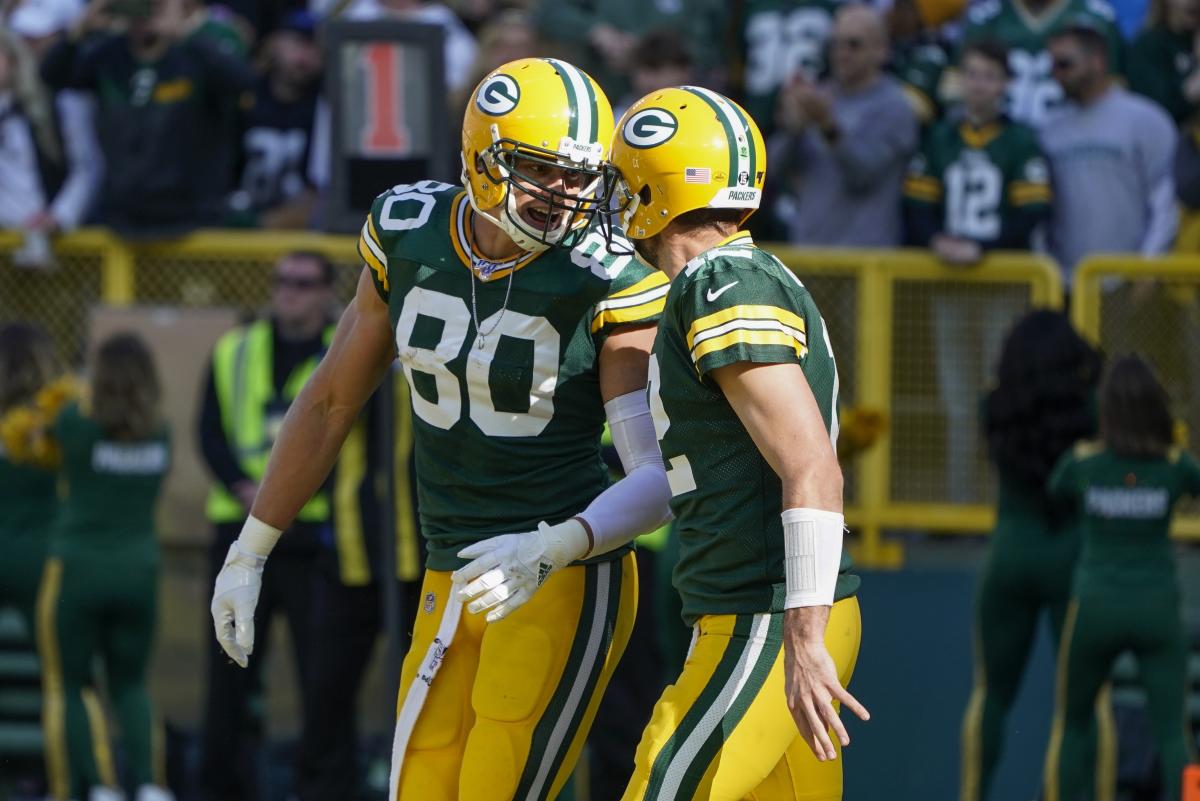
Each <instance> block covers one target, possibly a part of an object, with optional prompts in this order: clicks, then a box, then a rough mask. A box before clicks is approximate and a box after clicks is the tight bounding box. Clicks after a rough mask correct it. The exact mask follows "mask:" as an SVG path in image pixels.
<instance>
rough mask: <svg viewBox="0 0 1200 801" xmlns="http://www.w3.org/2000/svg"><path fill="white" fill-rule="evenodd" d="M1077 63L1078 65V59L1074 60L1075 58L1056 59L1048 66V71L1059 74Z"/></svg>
mask: <svg viewBox="0 0 1200 801" xmlns="http://www.w3.org/2000/svg"><path fill="white" fill-rule="evenodd" d="M1078 63H1079V59H1075V58H1056V59H1054V61H1053V62H1052V63H1051V64H1050V69H1051V70H1056V71H1059V72H1061V71H1063V70H1069V69H1071V68H1072V67H1074V66H1075V65H1076V64H1078Z"/></svg>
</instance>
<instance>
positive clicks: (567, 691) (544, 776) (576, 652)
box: [513, 560, 622, 801]
mask: <svg viewBox="0 0 1200 801" xmlns="http://www.w3.org/2000/svg"><path fill="white" fill-rule="evenodd" d="M583 569H584V571H585V573H584V592H583V603H582V605H581V607H580V611H579V624H578V626H577V627H576V636H575V642H574V644H573V645H572V646H571V653H570V654H569V655H568V657H567V664H566V666H565V667H564V669H563V673H562V677H561V678H560V679H559V682H558V688H557V689H556V690H555V692H554V697H553V698H551V699H550V703H549V705H548V706H547V707H546V711H545V712H544V713H543V714H542V718H541V720H540V721H538V724H537V727H536V728H535V729H534V732H533V739H532V742H531V743H530V749H529V757H530V758H529V759H528V760H527V761H526V763H525V769H524V771H523V772H522V774H521V781H520V782H519V783H518V784H517V791H516V792H515V793H514V794H513V798H514V799H522V801H544V800H545V799H546V798H548V797H549V794H550V789H551V786H552V785H553V783H554V776H555V774H557V772H558V770H559V768H560V767H561V766H562V762H563V760H564V759H565V758H566V753H567V751H568V750H569V749H570V746H571V739H572V734H573V732H574V731H575V729H576V727H577V726H578V724H579V721H580V720H581V719H582V717H583V715H584V713H585V711H586V709H587V707H588V702H589V701H590V699H591V694H592V692H593V690H594V689H595V687H596V683H597V682H598V681H599V678H600V673H601V671H602V669H603V667H604V662H605V660H606V658H607V656H608V648H609V645H610V643H611V642H612V632H613V621H614V620H615V619H616V616H617V611H618V609H619V608H620V600H621V569H622V563H621V561H619V560H614V561H609V562H600V563H596V564H590V565H584V566H583Z"/></svg>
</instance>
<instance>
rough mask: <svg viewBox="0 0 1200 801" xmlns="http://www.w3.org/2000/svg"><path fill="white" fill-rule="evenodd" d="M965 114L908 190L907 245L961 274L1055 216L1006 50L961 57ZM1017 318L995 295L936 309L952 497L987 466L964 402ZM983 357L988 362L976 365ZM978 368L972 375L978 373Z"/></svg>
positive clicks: (927, 153) (1022, 244) (974, 49)
mask: <svg viewBox="0 0 1200 801" xmlns="http://www.w3.org/2000/svg"><path fill="white" fill-rule="evenodd" d="M960 71H961V76H962V94H963V107H962V114H961V115H958V114H956V115H954V116H953V118H951V119H947V120H945V121H943V122H941V123H939V124H938V125H937V126H936V127H934V129H933V130H932V131H930V133H929V136H928V137H926V140H925V144H924V147H923V148H922V152H921V153H920V154H918V155H917V156H916V157H915V158H914V159H913V163H912V165H911V166H910V168H909V175H908V178H907V180H906V181H905V183H904V196H905V198H904V199H905V206H906V211H907V228H908V235H909V240H910V241H911V242H912V243H913V244H915V245H918V246H920V247H928V248H930V249H931V250H933V252H934V253H935V254H936V255H937V257H938V258H939V259H941V260H942V261H944V262H946V263H947V264H950V265H953V266H956V267H969V266H972V265H975V264H978V263H979V261H980V259H982V258H983V255H984V253H985V252H986V251H987V250H989V249H991V248H1006V249H1013V250H1028V249H1029V248H1030V238H1031V236H1032V234H1033V229H1034V227H1035V226H1036V225H1038V224H1039V223H1040V222H1041V221H1043V220H1044V219H1045V218H1046V217H1047V215H1048V214H1049V211H1050V183H1049V181H1050V176H1049V171H1048V168H1047V166H1046V160H1045V158H1044V157H1043V156H1042V152H1041V149H1040V148H1039V147H1038V143H1037V134H1035V133H1034V131H1033V130H1032V129H1030V128H1027V127H1025V126H1024V125H1021V124H1020V123H1017V122H1012V121H1011V120H1009V119H1008V118H1007V117H1004V116H1003V115H1002V114H1001V112H1000V107H1001V102H1002V100H1003V98H1004V87H1005V84H1006V83H1007V81H1008V59H1007V53H1006V51H1005V49H1004V46H1003V45H1001V44H1000V43H999V42H995V41H989V40H976V41H974V42H971V43H970V44H968V45H967V46H966V47H965V48H964V49H963V53H962V59H961V64H960ZM1015 312H1016V310H1014V309H1013V308H1012V306H1011V304H1007V303H1004V302H1003V299H1002V298H1000V297H997V296H995V295H994V294H992V293H988V294H973V295H966V294H965V293H962V292H957V293H955V294H953V295H947V294H943V295H941V296H939V297H937V298H935V300H934V302H933V323H934V331H935V332H936V336H935V338H934V345H935V349H936V354H937V374H938V388H939V394H940V396H941V400H942V408H943V410H944V412H945V414H946V423H947V425H946V456H947V459H946V476H947V481H948V496H949V498H950V500H951V501H953V502H955V503H966V502H968V501H970V500H982V499H979V498H973V497H972V496H971V488H972V485H973V478H974V473H975V470H976V467H977V464H978V462H979V457H978V447H977V438H976V437H975V419H976V417H975V410H974V407H973V405H972V404H971V403H964V402H963V399H964V398H970V397H972V396H973V395H974V394H975V392H976V391H977V389H978V387H981V386H983V385H984V383H985V380H986V378H985V376H984V375H982V374H981V373H982V372H983V371H984V370H988V369H989V368H990V363H991V360H992V359H993V358H994V357H995V355H996V353H997V351H998V350H999V345H1000V340H1001V339H1002V338H1003V336H1004V332H1005V330H1006V329H1007V328H1008V325H1009V322H1010V321H1011V320H1012V317H1013V316H1014V314H1015ZM978 352H982V353H983V355H984V358H983V359H982V360H980V359H973V358H971V354H972V353H978ZM972 368H974V369H972Z"/></svg>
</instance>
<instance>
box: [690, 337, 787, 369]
mask: <svg viewBox="0 0 1200 801" xmlns="http://www.w3.org/2000/svg"><path fill="white" fill-rule="evenodd" d="M735 345H780V346H782V347H785V348H791V349H792V350H793V351H795V353H796V358H799V359H803V358H804V357H805V355H806V354H807V353H808V348H807V347H806V346H805V345H803V344H802V343H801V342H800V341H799V340H797V339H796V338H795V337H794V336H792V335H791V334H789V333H787V332H785V331H771V330H763V329H747V328H737V329H735V330H733V331H730V332H729V333H727V334H722V335H721V336H719V337H713V338H711V339H708V340H705V341H704V342H701V343H699V344H698V345H696V347H695V348H693V349H692V361H693V362H695V363H696V365H697V367H698V366H699V365H700V360H701V359H703V358H704V357H705V356H708V355H709V354H711V353H716V352H718V351H722V350H725V349H726V348H731V347H733V346H735Z"/></svg>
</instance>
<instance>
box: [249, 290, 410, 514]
mask: <svg viewBox="0 0 1200 801" xmlns="http://www.w3.org/2000/svg"><path fill="white" fill-rule="evenodd" d="M394 357H395V345H394V344H393V341H392V336H391V323H390V320H389V317H388V310H387V306H386V305H385V304H384V303H383V301H382V300H381V299H380V298H379V296H378V294H377V293H376V291H375V287H374V285H373V284H372V282H371V277H370V275H369V274H367V272H366V271H365V270H364V271H363V275H362V277H361V278H360V279H359V282H358V290H357V293H356V294H355V297H354V300H353V301H351V303H350V305H349V306H347V307H346V311H345V313H344V314H343V315H342V319H341V321H340V322H339V323H338V327H337V332H336V333H335V334H334V337H333V342H332V343H330V346H329V350H328V352H327V353H326V354H325V357H324V358H323V359H321V363H320V365H318V367H317V369H316V370H315V371H314V372H313V375H312V377H311V378H310V379H309V381H308V383H307V384H305V386H304V389H302V390H301V391H300V394H299V395H298V396H297V397H296V399H295V400H294V401H293V402H292V405H291V407H290V408H289V409H288V413H287V416H286V417H285V418H284V421H283V427H282V428H281V430H280V432H279V437H278V439H277V440H276V441H275V446H274V447H273V448H272V449H271V458H270V461H269V462H268V464H267V471H266V474H265V475H264V476H263V480H262V484H261V486H260V487H259V490H258V495H257V496H256V497H255V499H254V508H253V509H252V514H253V515H254V516H255V517H256V518H258V519H259V520H261V521H263V522H264V523H266V524H268V525H270V526H274V527H275V528H279V529H286V528H287V527H288V526H289V525H290V524H291V522H292V520H293V519H295V517H296V515H297V514H298V513H299V511H300V509H301V507H303V506H304V504H305V503H307V502H308V500H309V499H310V498H311V497H312V496H313V495H314V494H315V493H316V492H317V490H318V489H320V487H321V484H322V483H323V482H324V481H325V478H326V477H327V476H328V475H329V471H330V470H332V469H333V465H334V463H335V462H336V461H337V457H338V454H339V453H340V451H341V448H342V443H344V442H345V440H346V436H347V435H348V434H349V432H350V428H351V426H353V425H354V420H355V419H356V418H357V417H358V413H359V412H360V411H361V410H362V407H363V404H365V403H366V402H367V399H368V398H370V397H371V393H372V392H374V391H375V388H376V387H377V386H379V382H380V381H382V380H383V376H384V375H385V374H386V372H387V369H388V366H389V365H390V364H391V362H392V360H393V358H394Z"/></svg>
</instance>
